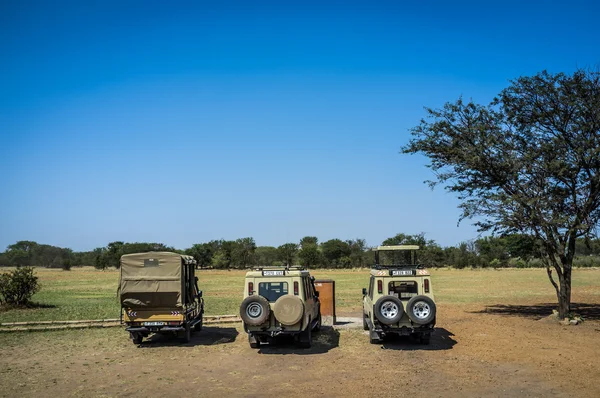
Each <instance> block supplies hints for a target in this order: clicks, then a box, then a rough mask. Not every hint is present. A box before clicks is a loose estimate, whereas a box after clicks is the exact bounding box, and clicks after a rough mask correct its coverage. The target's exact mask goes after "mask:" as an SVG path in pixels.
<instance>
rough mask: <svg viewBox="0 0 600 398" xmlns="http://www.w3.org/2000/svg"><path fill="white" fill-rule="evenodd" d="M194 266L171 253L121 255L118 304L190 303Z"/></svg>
mask: <svg viewBox="0 0 600 398" xmlns="http://www.w3.org/2000/svg"><path fill="white" fill-rule="evenodd" d="M195 263H196V262H195V260H194V258H193V257H191V256H185V255H181V254H177V253H171V252H148V253H135V254H126V255H124V256H122V257H121V280H120V284H119V289H120V300H121V305H122V306H124V307H128V308H173V307H177V308H180V307H183V306H184V305H185V304H187V303H188V302H191V301H193V296H192V290H193V284H194V282H193V278H194V268H195ZM190 299H191V300H190Z"/></svg>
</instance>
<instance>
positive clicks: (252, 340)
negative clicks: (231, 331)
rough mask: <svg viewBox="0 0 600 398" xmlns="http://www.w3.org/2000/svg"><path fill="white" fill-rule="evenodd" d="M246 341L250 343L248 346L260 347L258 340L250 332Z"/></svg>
mask: <svg viewBox="0 0 600 398" xmlns="http://www.w3.org/2000/svg"><path fill="white" fill-rule="evenodd" d="M248 343H249V344H250V348H259V347H260V342H259V341H258V339H257V338H256V337H255V336H254V335H252V334H249V335H248Z"/></svg>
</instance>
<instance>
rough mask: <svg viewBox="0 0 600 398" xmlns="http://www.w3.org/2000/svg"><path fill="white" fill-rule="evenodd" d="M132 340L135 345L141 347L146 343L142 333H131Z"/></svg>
mask: <svg viewBox="0 0 600 398" xmlns="http://www.w3.org/2000/svg"><path fill="white" fill-rule="evenodd" d="M131 340H132V341H133V344H135V345H140V344H142V341H144V336H143V335H142V334H141V333H131Z"/></svg>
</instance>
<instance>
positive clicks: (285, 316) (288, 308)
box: [273, 294, 304, 326]
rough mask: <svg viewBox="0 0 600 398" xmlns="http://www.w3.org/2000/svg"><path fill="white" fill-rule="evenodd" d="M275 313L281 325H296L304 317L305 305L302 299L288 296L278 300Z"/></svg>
mask: <svg viewBox="0 0 600 398" xmlns="http://www.w3.org/2000/svg"><path fill="white" fill-rule="evenodd" d="M273 313H274V314H275V318H276V319H277V320H278V321H279V322H280V323H282V324H284V325H288V326H290V325H295V324H296V323H298V322H299V321H300V320H301V319H302V315H304V303H303V302H302V300H301V299H300V297H298V296H292V295H291V294H286V295H285V296H281V297H279V298H278V299H277V301H276V302H275V307H274V308H273Z"/></svg>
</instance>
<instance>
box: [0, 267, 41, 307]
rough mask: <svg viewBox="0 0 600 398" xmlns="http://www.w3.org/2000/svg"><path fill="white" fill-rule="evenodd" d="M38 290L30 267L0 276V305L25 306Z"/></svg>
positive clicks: (38, 286) (36, 281)
mask: <svg viewBox="0 0 600 398" xmlns="http://www.w3.org/2000/svg"><path fill="white" fill-rule="evenodd" d="M39 290H40V284H39V283H38V278H37V276H35V275H33V268H32V267H22V268H17V269H16V270H14V271H12V272H9V273H4V274H2V275H0V303H5V304H9V305H15V306H24V305H26V304H27V303H28V302H29V300H30V299H31V296H33V295H34V294H35V293H36V292H38V291H39Z"/></svg>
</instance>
